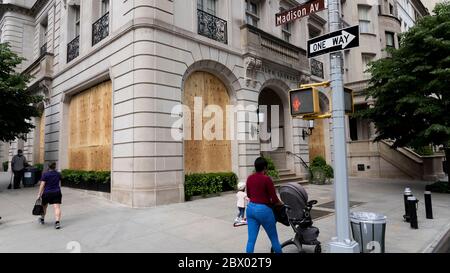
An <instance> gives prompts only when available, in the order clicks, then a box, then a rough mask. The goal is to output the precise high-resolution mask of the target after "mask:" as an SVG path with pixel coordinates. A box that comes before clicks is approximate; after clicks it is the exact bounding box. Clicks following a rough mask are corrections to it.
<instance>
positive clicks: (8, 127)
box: [0, 43, 42, 142]
mask: <svg viewBox="0 0 450 273" xmlns="http://www.w3.org/2000/svg"><path fill="white" fill-rule="evenodd" d="M23 60H24V59H23V58H21V57H19V56H18V55H17V54H16V53H14V52H13V51H12V50H11V48H10V46H9V45H8V44H6V43H0V128H2V130H0V141H3V142H8V141H13V140H15V139H16V138H22V139H24V138H25V136H26V134H28V133H29V132H30V131H31V130H32V129H33V128H34V126H33V125H32V124H31V122H30V120H31V118H32V117H38V116H39V111H38V109H37V107H36V105H37V104H38V103H40V102H41V101H42V97H41V96H36V95H34V94H31V93H30V92H29V91H27V84H28V82H29V80H30V77H29V76H28V75H24V74H21V73H18V72H16V69H17V66H18V65H19V64H20V63H22V61H23Z"/></svg>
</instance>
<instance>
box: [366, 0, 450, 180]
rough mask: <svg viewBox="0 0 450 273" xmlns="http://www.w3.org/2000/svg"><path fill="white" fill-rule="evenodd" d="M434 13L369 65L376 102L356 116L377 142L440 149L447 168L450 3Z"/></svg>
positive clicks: (449, 156) (449, 153) (449, 142)
mask: <svg viewBox="0 0 450 273" xmlns="http://www.w3.org/2000/svg"><path fill="white" fill-rule="evenodd" d="M434 12H435V13H436V15H434V16H426V17H424V18H422V19H421V20H419V22H418V23H417V25H416V26H415V27H413V28H411V29H410V30H409V31H408V32H407V33H405V34H403V35H401V43H400V46H399V48H398V49H390V50H389V53H390V55H391V57H389V58H385V59H380V60H377V61H375V62H373V63H371V65H370V66H369V69H368V71H369V72H370V73H371V75H372V77H371V80H370V83H369V87H368V89H367V96H368V98H369V97H372V98H373V99H375V100H376V102H375V107H374V108H372V109H367V110H365V111H363V112H362V113H360V116H361V117H363V118H367V119H369V120H371V121H372V122H374V123H375V125H376V128H377V133H378V136H377V138H376V139H375V141H380V140H383V139H392V140H394V147H414V148H419V147H423V146H426V145H430V144H433V145H442V146H443V147H444V150H445V155H446V158H447V163H448V165H450V3H449V2H445V3H442V4H439V5H438V6H437V7H436V8H435V10H434ZM448 169H449V170H450V168H448ZM449 183H450V182H449Z"/></svg>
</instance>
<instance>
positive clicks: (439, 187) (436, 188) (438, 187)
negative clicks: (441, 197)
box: [426, 182, 450, 193]
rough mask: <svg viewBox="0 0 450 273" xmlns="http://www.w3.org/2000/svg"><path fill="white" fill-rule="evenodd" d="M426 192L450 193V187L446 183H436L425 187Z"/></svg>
mask: <svg viewBox="0 0 450 273" xmlns="http://www.w3.org/2000/svg"><path fill="white" fill-rule="evenodd" d="M426 190H427V191H431V192H436V193H450V186H449V184H448V183H447V182H436V183H434V184H432V185H428V186H426Z"/></svg>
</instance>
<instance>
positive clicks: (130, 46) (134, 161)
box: [0, 0, 328, 207]
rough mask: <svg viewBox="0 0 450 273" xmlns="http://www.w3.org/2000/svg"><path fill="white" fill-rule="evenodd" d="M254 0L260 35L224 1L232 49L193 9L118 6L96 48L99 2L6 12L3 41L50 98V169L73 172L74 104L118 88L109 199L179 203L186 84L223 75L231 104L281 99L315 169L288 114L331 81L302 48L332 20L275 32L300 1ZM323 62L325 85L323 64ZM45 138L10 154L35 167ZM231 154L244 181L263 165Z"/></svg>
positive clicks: (252, 146) (255, 148)
mask: <svg viewBox="0 0 450 273" xmlns="http://www.w3.org/2000/svg"><path fill="white" fill-rule="evenodd" d="M6 2H7V1H3V3H4V4H6ZM254 2H255V4H256V5H257V10H256V13H257V17H258V23H257V24H258V26H257V27H255V28H253V29H252V30H253V32H252V31H250V30H249V29H250V28H252V27H251V26H249V25H247V23H249V22H247V20H248V17H247V14H246V12H245V10H246V2H245V1H216V3H215V8H214V13H215V16H216V17H210V18H215V19H214V20H220V22H222V23H223V22H225V23H226V29H225V31H226V41H224V40H223V37H222V39H218V36H217V35H216V36H208V35H205V34H208V33H201V31H200V27H201V26H200V25H199V24H198V21H199V20H205V18H206V17H201V18H200V17H199V16H200V14H201V13H202V11H201V10H200V11H199V10H197V9H198V7H199V6H198V5H197V3H196V1H184V0H183V1H182V0H174V1H171V0H155V1H140V0H135V1H109V6H108V11H107V12H108V20H106V22H107V24H108V27H109V29H108V32H107V34H108V35H107V37H105V38H104V39H103V40H101V41H100V42H98V43H96V44H94V43H93V37H92V35H93V24H94V23H95V22H98V20H99V19H100V18H102V16H104V15H105V11H101V9H102V7H101V5H102V2H101V1H100V0H93V1H79V0H78V1H77V0H48V1H40V0H38V1H32V0H30V1H9V2H8V5H3V6H2V11H3V13H2V20H1V24H0V27H1V30H2V41H3V42H6V41H8V42H10V43H11V44H12V45H13V50H15V51H16V52H17V53H18V54H20V55H22V56H24V57H26V58H27V60H28V61H27V62H25V63H24V64H23V65H22V66H21V67H20V68H19V69H20V70H21V71H26V72H27V73H30V74H33V75H35V79H34V80H33V82H32V83H30V88H33V90H35V91H36V92H39V93H41V94H43V95H44V96H45V98H46V100H45V103H44V105H43V107H44V108H45V114H44V117H43V118H45V162H51V161H57V162H58V168H59V169H65V168H68V167H69V162H68V156H67V155H68V138H69V124H68V123H69V122H68V121H69V104H70V100H71V97H72V96H74V95H75V94H77V93H78V92H81V91H83V90H86V89H88V88H90V87H92V86H95V85H96V84H98V83H101V82H103V81H105V80H111V81H112V86H113V87H112V88H113V90H112V91H113V96H112V97H113V103H112V105H113V107H112V108H113V109H112V112H113V115H112V116H113V117H112V132H111V134H112V147H111V149H112V164H111V171H112V193H111V198H112V200H113V201H117V202H120V203H123V204H125V205H127V206H131V207H151V206H157V205H163V204H167V203H173V202H182V201H183V200H184V185H183V184H184V168H183V155H184V150H183V143H182V142H180V141H176V140H173V139H172V137H171V126H172V125H173V123H174V122H175V121H176V120H177V118H176V117H173V116H172V113H171V112H172V109H173V107H174V106H176V105H179V104H180V103H182V94H183V89H184V83H185V81H186V79H187V78H188V77H189V75H191V74H192V73H194V72H196V71H207V72H209V73H211V74H213V75H215V76H216V77H218V78H219V79H220V80H221V81H222V82H223V83H224V85H225V86H226V87H227V89H228V92H229V94H230V98H231V101H232V103H233V105H243V106H244V107H247V106H249V105H254V106H255V107H258V98H259V94H260V92H261V91H263V90H264V89H271V90H274V91H275V92H276V94H277V95H278V96H279V97H280V98H281V100H282V101H283V106H284V109H285V113H286V119H285V124H286V126H285V128H286V132H285V150H286V151H290V152H293V153H294V154H296V155H297V156H301V157H303V158H304V160H305V161H309V158H308V142H307V140H303V139H302V138H301V133H299V131H301V130H302V129H303V128H305V129H306V127H307V123H306V122H304V121H301V120H293V119H292V118H291V117H290V115H288V113H289V110H288V105H289V104H288V91H289V89H292V88H296V87H297V86H298V84H299V83H300V82H303V83H307V82H310V81H322V80H324V79H322V78H320V77H317V76H314V75H311V72H310V67H309V61H308V60H307V58H306V57H305V50H304V47H305V45H306V40H307V39H308V27H309V26H310V25H314V27H315V29H317V30H318V31H319V32H321V33H324V32H325V31H326V24H325V22H326V21H325V19H324V18H325V15H326V13H325V12H322V13H320V14H318V15H316V16H315V17H314V18H313V19H309V20H308V19H304V20H301V21H298V22H296V23H295V24H292V25H291V26H290V29H289V30H285V31H283V30H282V29H281V27H278V28H275V27H274V22H273V18H274V16H273V15H274V14H275V13H277V12H279V10H280V7H281V6H283V7H284V8H289V7H291V6H292V7H293V6H294V5H296V4H297V3H298V2H296V1H282V2H281V3H280V2H279V1H254ZM78 9H79V13H77V12H78V11H77V10H78ZM102 12H103V13H102ZM78 14H79V16H78ZM203 16H207V15H203ZM77 18H79V20H77ZM246 18H247V19H246ZM220 22H219V23H220ZM216 23H217V22H216ZM203 30H204V29H203ZM199 33H200V34H199ZM216 34H217V33H216ZM74 46H75V47H74ZM74 48H75V49H76V50H78V51H76V50H75V51H74ZM77 53H78V54H77ZM68 55H69V56H68ZM73 56H75V57H73ZM319 60H320V58H319ZM321 61H322V62H323V63H324V67H325V71H323V74H324V75H325V76H324V77H326V75H327V74H328V72H327V65H326V59H322V60H321ZM34 122H35V124H37V123H38V122H37V121H34ZM239 122H240V121H239ZM254 126H257V124H255V121H249V120H244V121H242V124H240V125H239V126H238V128H239V129H238V130H239V133H243V134H251V133H252V132H251V130H252V128H253V127H254ZM37 131H39V130H38V128H36V129H35V130H34V131H33V132H31V133H30V134H29V136H28V138H27V141H25V142H23V143H22V142H21V141H17V142H13V143H12V144H11V147H10V149H9V150H10V153H9V156H12V155H13V154H14V153H15V152H16V151H17V149H18V148H24V150H25V155H26V156H27V158H28V159H29V160H30V161H32V162H36V160H37V159H36V157H37V156H34V154H35V153H36V152H35V151H36V145H37V144H36V143H37V142H38V141H37V138H36V136H37V134H38V133H37ZM232 146H233V147H232V151H233V152H232V169H233V171H234V172H235V173H236V174H238V176H239V178H240V179H241V180H244V179H245V178H246V176H247V175H248V174H250V173H251V172H252V170H253V161H254V159H255V158H256V157H258V156H259V155H260V143H259V142H258V141H253V140H239V141H233V143H232ZM2 147H3V146H2ZM283 152H284V151H283ZM286 161H287V163H286V166H287V167H286V168H288V169H290V170H292V171H295V172H296V174H297V175H299V176H302V175H305V174H306V171H305V170H304V169H303V167H301V164H300V161H299V160H298V159H296V158H295V157H292V158H286Z"/></svg>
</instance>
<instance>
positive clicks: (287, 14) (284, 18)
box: [275, 0, 326, 26]
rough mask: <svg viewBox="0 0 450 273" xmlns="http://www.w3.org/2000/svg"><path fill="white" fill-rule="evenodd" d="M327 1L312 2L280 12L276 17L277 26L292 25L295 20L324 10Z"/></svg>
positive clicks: (313, 0) (316, 0)
mask: <svg viewBox="0 0 450 273" xmlns="http://www.w3.org/2000/svg"><path fill="white" fill-rule="evenodd" d="M325 8H326V7H325V0H312V1H309V2H308V3H305V4H303V5H300V6H297V7H295V8H293V9H290V10H287V11H283V12H280V13H278V14H276V15H275V22H276V26H280V25H284V24H287V23H290V22H292V21H294V20H297V19H300V18H302V17H305V16H308V15H310V14H313V13H316V12H319V11H322V10H324V9H325Z"/></svg>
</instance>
